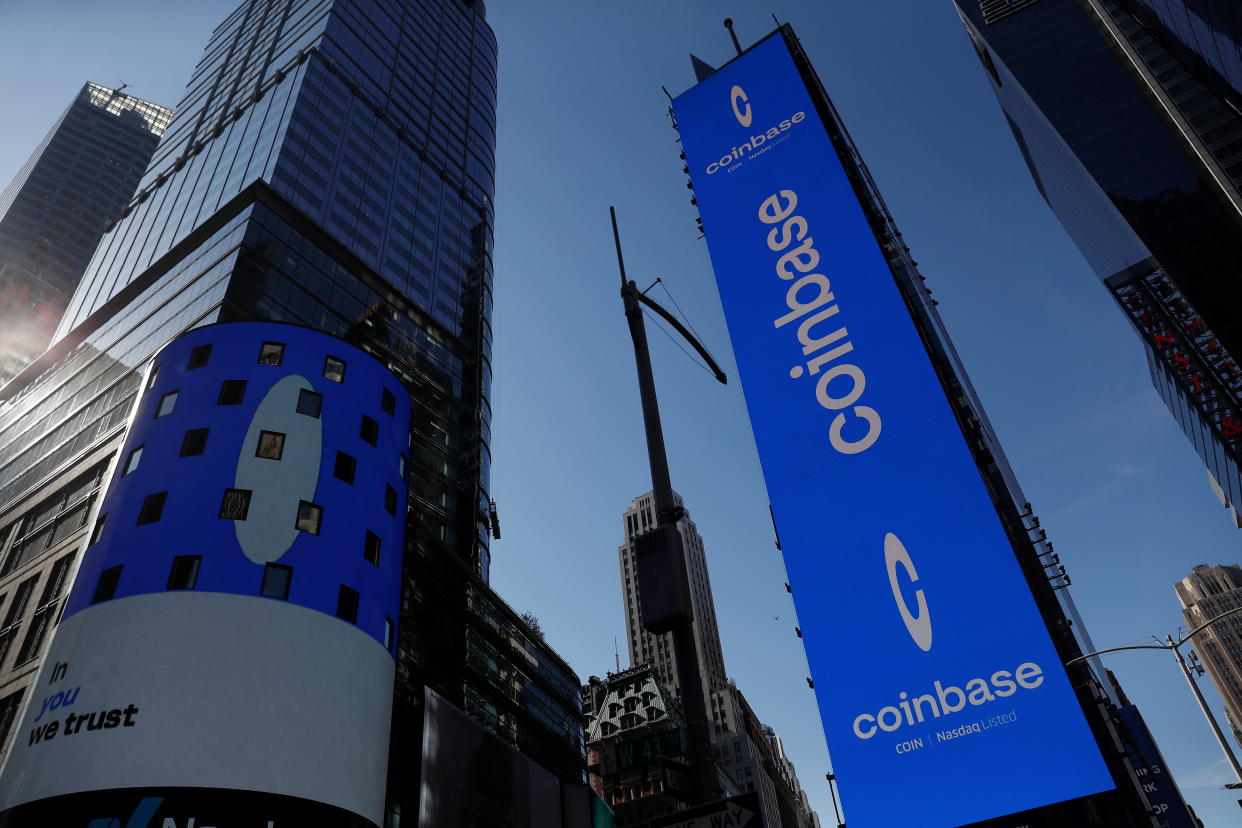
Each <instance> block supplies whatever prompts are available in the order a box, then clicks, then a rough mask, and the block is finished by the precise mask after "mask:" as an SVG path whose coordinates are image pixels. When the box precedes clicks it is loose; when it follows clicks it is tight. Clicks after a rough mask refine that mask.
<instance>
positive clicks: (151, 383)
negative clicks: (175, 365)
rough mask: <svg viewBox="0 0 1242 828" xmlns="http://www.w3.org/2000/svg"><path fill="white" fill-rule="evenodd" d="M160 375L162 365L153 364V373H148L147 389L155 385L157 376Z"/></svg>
mask: <svg viewBox="0 0 1242 828" xmlns="http://www.w3.org/2000/svg"><path fill="white" fill-rule="evenodd" d="M159 375H160V366H158V365H152V366H151V373H150V374H148V375H147V387H146V390H147V391H150V390H151V389H152V388H154V387H155V378H156V377H158V376H159Z"/></svg>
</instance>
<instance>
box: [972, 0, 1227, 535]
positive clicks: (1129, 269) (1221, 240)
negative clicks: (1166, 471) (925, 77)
mask: <svg viewBox="0 0 1242 828" xmlns="http://www.w3.org/2000/svg"><path fill="white" fill-rule="evenodd" d="M956 2H957V7H958V11H959V13H960V14H961V16H962V18H963V21H964V22H965V24H966V28H967V31H968V32H969V34H970V37H971V39H972V40H973V41H974V45H975V48H976V50H977V51H978V53H979V56H980V58H981V60H982V62H983V65H984V67H985V69H986V72H987V76H988V78H989V80H990V82H991V84H992V87H993V90H994V91H995V93H996V96H997V98H998V100H999V101H1000V104H1001V107H1002V108H1003V109H1004V111H1005V114H1006V117H1007V119H1008V121H1009V126H1010V127H1011V129H1012V131H1013V134H1014V137H1015V139H1016V140H1017V142H1018V147H1019V149H1020V150H1021V152H1022V155H1023V157H1024V158H1025V159H1026V162H1027V165H1028V167H1029V168H1030V171H1031V175H1032V177H1033V178H1034V179H1035V184H1036V186H1037V187H1038V189H1039V191H1040V193H1041V194H1042V195H1043V197H1044V199H1045V200H1046V201H1047V202H1048V204H1049V206H1050V207H1051V208H1052V210H1053V212H1054V213H1056V215H1057V217H1058V218H1059V219H1060V221H1061V223H1062V225H1064V227H1065V229H1066V231H1067V232H1068V233H1069V235H1070V237H1071V238H1073V240H1074V242H1075V243H1076V244H1077V245H1078V248H1079V249H1080V250H1081V251H1082V253H1083V255H1084V257H1085V258H1086V259H1087V261H1088V263H1089V264H1090V265H1091V267H1092V269H1093V270H1094V271H1095V273H1096V275H1097V276H1098V277H1099V278H1100V280H1101V281H1103V282H1104V284H1105V286H1106V287H1107V288H1108V290H1109V291H1110V292H1111V293H1112V294H1113V296H1114V298H1115V299H1116V300H1117V302H1118V303H1119V304H1120V305H1121V307H1122V310H1123V311H1124V312H1125V314H1126V316H1127V318H1128V319H1129V320H1130V321H1131V323H1132V324H1133V325H1134V326H1135V328H1136V330H1137V332H1138V333H1139V336H1140V338H1141V339H1142V341H1143V345H1144V349H1145V351H1146V354H1147V361H1148V365H1149V369H1150V371H1151V375H1152V381H1153V383H1154V384H1155V387H1156V390H1157V391H1158V392H1159V394H1160V396H1161V398H1162V399H1163V400H1164V401H1165V404H1166V405H1167V406H1168V407H1169V409H1170V410H1171V411H1172V413H1173V415H1174V417H1175V418H1176V419H1177V421H1178V423H1179V425H1180V426H1181V428H1182V430H1183V431H1184V432H1185V433H1186V435H1187V437H1188V438H1189V439H1190V441H1191V443H1192V444H1193V445H1194V447H1195V450H1196V451H1197V452H1198V454H1199V455H1200V457H1201V458H1202V459H1203V461H1204V463H1205V464H1206V466H1207V470H1208V473H1209V475H1210V479H1209V482H1210V484H1211V486H1212V488H1213V489H1214V490H1215V491H1216V493H1217V496H1218V497H1219V498H1220V499H1221V502H1222V503H1223V504H1224V505H1225V506H1226V507H1227V508H1228V509H1230V511H1231V513H1232V517H1233V519H1234V521H1235V523H1236V524H1237V525H1238V526H1242V515H1239V513H1238V508H1239V504H1240V503H1242V476H1240V474H1239V461H1240V458H1242V442H1240V441H1242V291H1239V290H1238V287H1237V274H1238V270H1239V267H1242V265H1240V264H1239V263H1242V194H1240V191H1239V186H1240V185H1242V91H1240V90H1242V55H1240V54H1239V51H1238V28H1237V26H1238V23H1237V19H1236V16H1234V15H1233V12H1232V10H1229V11H1228V12H1226V10H1225V6H1226V5H1227V4H1225V5H1221V6H1220V7H1219V9H1217V10H1216V11H1215V12H1213V11H1211V9H1214V8H1216V7H1215V6H1213V5H1212V4H1206V5H1205V4H1193V3H1188V2H1185V0H1171V1H1170V2H1159V3H1157V2H1152V0H1038V2H1034V0H1022V1H1021V2H1008V3H1002V2H996V1H995V0H980V2H973V0H956Z"/></svg>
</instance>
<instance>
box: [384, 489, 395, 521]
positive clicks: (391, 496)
mask: <svg viewBox="0 0 1242 828" xmlns="http://www.w3.org/2000/svg"><path fill="white" fill-rule="evenodd" d="M384 511H386V512H388V514H390V515H396V514H397V490H396V489H394V488H393V487H392V486H389V485H388V484H387V483H385V484H384Z"/></svg>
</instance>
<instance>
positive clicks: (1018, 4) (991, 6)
mask: <svg viewBox="0 0 1242 828" xmlns="http://www.w3.org/2000/svg"><path fill="white" fill-rule="evenodd" d="M1035 2H1036V0H979V10H980V11H981V12H983V23H984V25H986V26H991V25H992V24H993V23H995V22H997V21H998V20H1003V19H1004V18H1006V17H1008V16H1009V15H1011V14H1016V13H1017V12H1019V11H1021V10H1022V9H1025V8H1026V7H1027V6H1032V5H1034V4H1035Z"/></svg>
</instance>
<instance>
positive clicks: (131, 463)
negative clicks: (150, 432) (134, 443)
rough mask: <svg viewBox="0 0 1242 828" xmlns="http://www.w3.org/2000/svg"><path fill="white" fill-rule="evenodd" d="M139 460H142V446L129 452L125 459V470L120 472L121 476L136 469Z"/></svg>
mask: <svg viewBox="0 0 1242 828" xmlns="http://www.w3.org/2000/svg"><path fill="white" fill-rule="evenodd" d="M140 462H142V446H138V448H136V449H134V450H133V451H131V452H130V453H129V457H128V458H127V459H126V460H125V471H123V472H121V477H124V476H125V475H127V474H129V473H130V472H132V471H134V470H135V469H137V468H138V464H139V463H140Z"/></svg>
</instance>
